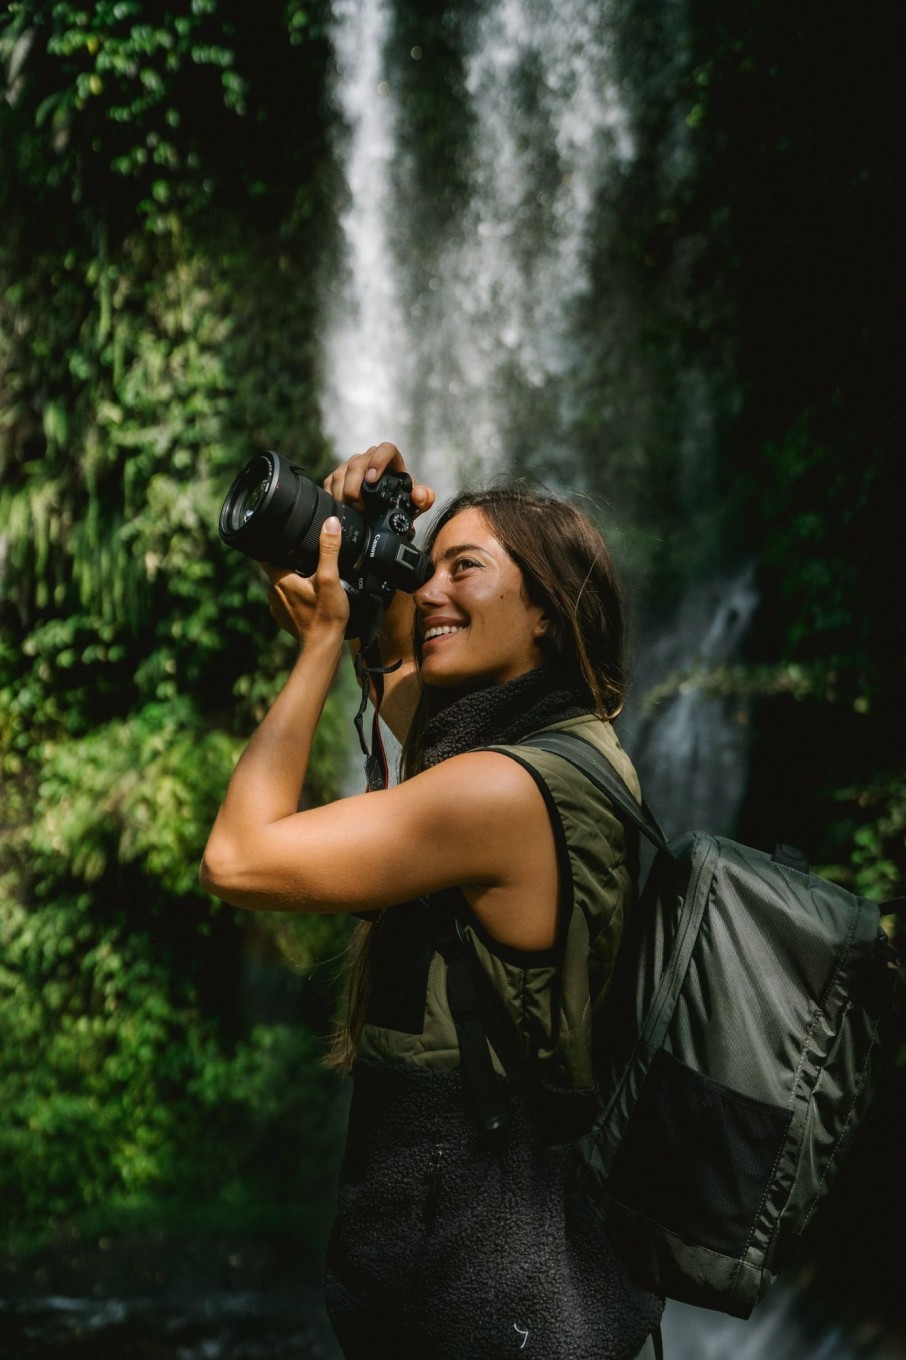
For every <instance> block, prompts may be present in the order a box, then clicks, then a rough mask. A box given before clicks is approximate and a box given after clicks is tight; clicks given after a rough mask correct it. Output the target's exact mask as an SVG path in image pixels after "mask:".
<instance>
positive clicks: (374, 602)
mask: <svg viewBox="0 0 906 1360" xmlns="http://www.w3.org/2000/svg"><path fill="white" fill-rule="evenodd" d="M362 502H363V505H364V512H363V513H360V512H359V511H358V510H354V509H353V508H352V506H349V505H343V504H341V502H339V501H336V500H334V498H333V496H331V495H329V494H328V493H327V492H326V491H324V490H323V489H322V488H321V487H319V486H317V485H316V484H315V483H314V482H312V481H310V480H309V478H308V477H306V476H305V473H304V472H303V471H302V469H301V468H299V467H297V466H296V465H295V464H294V463H289V462H287V461H286V459H284V458H281V457H280V455H279V454H277V453H272V452H268V453H260V454H256V455H255V457H254V458H252V459H250V460H249V462H248V463H246V465H245V467H244V468H243V469H242V471H241V472H240V473H239V476H238V477H237V478H236V479H235V481H234V482H233V485H232V486H231V487H230V489H229V491H228V492H227V495H226V499H225V500H224V502H223V507H222V509H221V511H220V537H221V538H222V539H223V541H224V543H226V544H227V545H228V546H229V547H231V548H236V549H237V551H239V552H241V553H244V554H245V555H246V556H247V557H251V558H254V559H255V560H256V561H259V562H272V563H273V564H274V565H275V566H284V567H291V568H293V570H295V571H298V572H299V573H300V575H302V576H311V575H312V574H313V573H314V571H315V570H316V568H317V565H318V542H319V538H320V533H321V526H322V525H323V523H324V521H325V520H326V519H327V518H328V517H329V516H331V515H336V516H337V518H338V519H339V521H340V528H341V541H340V555H339V569H340V576H341V578H342V581H343V586H344V588H345V590H346V592H347V594H348V596H349V624H348V626H347V629H346V636H347V637H349V638H359V639H361V641H362V645H363V646H366V645H367V644H368V643H369V642H371V641H373V639H374V638H375V637H376V636H377V634H378V631H379V629H380V626H381V620H382V618H383V614H384V610H385V608H386V607H387V605H388V604H389V603H390V601H391V600H392V598H393V595H394V593H395V592H396V591H397V590H405V591H408V592H410V593H411V592H412V591H415V590H418V588H419V586H421V585H423V584H424V582H425V581H427V580H428V578H429V577H430V575H431V573H432V571H433V566H432V564H431V560H430V558H429V557H428V555H427V553H424V552H422V551H421V549H420V548H417V547H416V546H415V545H414V544H413V542H412V538H413V536H414V533H415V528H414V523H415V517H416V513H417V512H416V509H415V505H414V504H413V501H412V478H411V477H410V476H409V475H408V473H405V472H401V473H396V472H385V473H384V475H383V476H382V477H381V478H380V479H379V480H378V481H377V482H375V483H373V484H372V483H368V482H365V483H363V485H362Z"/></svg>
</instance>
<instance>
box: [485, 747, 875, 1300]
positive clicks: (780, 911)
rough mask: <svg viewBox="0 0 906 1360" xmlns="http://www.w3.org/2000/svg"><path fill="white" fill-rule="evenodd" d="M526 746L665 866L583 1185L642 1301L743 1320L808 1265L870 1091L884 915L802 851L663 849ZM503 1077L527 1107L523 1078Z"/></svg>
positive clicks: (634, 953) (695, 835) (592, 755)
mask: <svg viewBox="0 0 906 1360" xmlns="http://www.w3.org/2000/svg"><path fill="white" fill-rule="evenodd" d="M520 744H521V745H524V746H534V747H540V748H541V749H543V750H545V751H550V752H553V753H555V754H557V755H560V756H562V757H563V758H564V759H565V760H568V761H569V762H570V763H571V764H572V765H574V766H575V767H576V768H577V769H579V770H580V771H581V772H582V773H583V774H584V775H586V776H587V778H588V779H590V780H591V782H592V783H593V784H594V785H596V786H597V787H598V788H599V789H600V790H601V791H602V792H604V793H605V794H606V795H607V797H608V798H609V799H610V801H611V803H612V804H613V806H614V808H615V810H616V811H617V812H618V814H619V815H620V817H621V819H622V820H623V821H624V823H628V824H630V825H634V826H636V827H638V829H639V831H641V832H642V833H643V834H644V835H645V836H646V837H648V838H649V839H650V840H651V841H652V842H653V843H654V844H655V846H656V847H657V855H656V857H655V860H654V863H653V864H652V867H651V869H650V871H649V874H648V877H647V881H646V884H645V888H644V891H643V893H642V896H641V900H640V902H639V905H638V909H637V910H636V911H635V912H634V913H633V914H632V918H631V920H630V922H629V923H628V925H627V929H626V933H625V935H624V939H623V943H622V945H621V950H620V956H619V959H618V963H617V968H616V972H615V976H614V980H613V984H612V986H611V988H610V991H609V993H608V996H607V999H606V1001H605V1003H604V1005H605V1008H606V1009H605V1012H604V1022H603V1025H602V1027H601V1032H605V1033H606V1034H607V1036H608V1037H607V1043H606V1046H603V1045H602V1047H606V1051H604V1052H601V1053H596V1054H595V1063H596V1069H597V1078H598V1083H599V1087H600V1095H601V1105H600V1112H599V1116H598V1118H597V1121H596V1123H595V1126H594V1129H593V1131H592V1132H591V1133H590V1134H589V1135H587V1136H586V1137H585V1138H583V1139H582V1140H581V1141H580V1142H579V1143H578V1144H577V1145H576V1152H577V1157H578V1162H579V1175H580V1176H581V1178H582V1181H583V1184H584V1186H585V1188H586V1190H587V1192H588V1194H589V1195H590V1196H591V1197H592V1199H593V1200H594V1201H595V1203H596V1204H598V1206H599V1207H600V1208H601V1210H602V1211H603V1213H604V1214H605V1216H606V1219H607V1222H608V1224H609V1227H610V1231H611V1233H612V1235H613V1236H614V1238H615V1240H616V1241H617V1243H618V1245H619V1246H620V1248H621V1251H622V1254H623V1256H624V1259H625V1260H626V1262H627V1265H629V1266H630V1268H632V1269H633V1270H634V1273H635V1275H636V1277H637V1278H638V1280H639V1281H640V1283H644V1284H646V1285H648V1286H649V1287H650V1288H653V1289H654V1290H656V1291H657V1292H659V1293H662V1294H666V1295H667V1296H669V1297H671V1298H675V1299H680V1300H683V1301H685V1302H688V1303H693V1304H698V1305H700V1306H703V1307H706V1308H716V1309H720V1310H723V1311H724V1312H727V1313H731V1314H734V1315H736V1316H738V1317H747V1316H748V1315H749V1313H750V1312H751V1311H752V1308H753V1307H754V1306H755V1304H756V1303H757V1302H758V1301H759V1299H761V1298H762V1296H763V1295H764V1293H765V1291H766V1290H767V1288H768V1287H769V1285H770V1284H771V1282H772V1281H773V1279H774V1278H775V1276H776V1275H777V1273H778V1272H779V1271H780V1270H781V1269H783V1267H784V1266H785V1265H786V1264H788V1263H789V1262H790V1261H792V1259H793V1258H794V1257H795V1255H796V1253H797V1250H798V1248H799V1246H800V1244H801V1242H802V1238H803V1234H804V1233H805V1232H806V1229H807V1228H808V1226H809V1223H810V1221H811V1219H812V1216H813V1214H814V1213H815V1210H816V1209H817V1207H818V1206H819V1204H820V1203H821V1201H822V1200H823V1198H824V1197H825V1195H826V1194H827V1192H828V1190H829V1188H830V1186H831V1184H832V1182H833V1180H834V1176H835V1174H836V1172H837V1169H838V1167H839V1165H840V1162H841V1159H842V1158H843V1157H844V1155H845V1153H846V1151H847V1149H848V1147H849V1146H850V1143H851V1141H852V1138H853V1135H854V1133H855V1132H856V1129H857V1128H858V1126H859V1123H860V1121H861V1119H862V1117H863V1115H864V1114H865V1111H866V1109H867V1107H868V1104H869V1102H870V1100H871V1097H872V1094H873V1092H874V1089H875V1085H876V1081H877V1075H878V1070H879V1066H880V1054H881V1047H880V1045H881V1039H882V1037H883V1031H884V1029H885V1025H886V1022H887V1020H888V1017H889V1015H890V1012H891V1010H892V1000H893V993H894V989H895V986H896V984H897V975H896V971H895V968H894V967H893V966H892V965H893V964H894V963H895V962H896V956H895V953H894V951H893V949H892V948H891V946H890V945H889V943H888V941H887V938H886V936H885V935H884V933H883V932H882V930H881V928H880V924H879V922H880V917H881V915H882V911H881V909H880V908H879V906H878V904H877V903H875V902H871V901H868V900H867V899H865V898H860V897H857V896H855V895H853V894H852V893H849V892H847V891H846V890H845V889H844V888H841V887H838V886H837V885H835V884H833V883H830V882H828V881H826V880H825V879H822V878H819V877H818V876H816V875H815V874H812V873H810V872H809V869H808V864H807V863H806V862H805V860H804V858H803V857H802V856H801V855H799V853H798V852H797V851H794V850H791V849H790V848H789V847H783V846H781V847H778V849H777V851H776V852H775V853H774V854H773V855H769V854H766V853H764V852H762V851H759V850H753V849H750V848H749V847H748V846H744V845H739V844H736V843H735V842H733V841H730V840H726V839H723V838H722V837H719V836H711V835H706V834H704V833H701V832H696V831H693V832H690V833H688V834H686V835H682V836H678V837H676V838H675V839H673V840H671V841H670V842H669V843H668V842H667V841H665V839H664V837H663V835H662V834H661V832H660V829H659V828H658V826H657V823H656V822H655V821H654V819H653V817H652V816H651V814H650V812H649V811H648V810H647V808H643V807H640V806H639V804H638V803H637V802H636V800H635V799H634V798H633V796H632V794H631V793H630V791H629V789H628V788H627V787H626V785H625V784H624V783H623V781H622V780H621V779H620V777H619V775H618V774H617V773H616V771H615V770H614V769H613V767H612V766H611V765H610V763H609V762H608V761H607V760H606V759H605V758H604V757H603V756H602V755H601V753H600V752H599V751H597V750H596V749H595V748H594V747H593V746H591V745H590V744H589V743H587V742H585V741H583V740H582V739H581V738H580V737H578V736H576V735H574V734H570V733H569V732H566V731H562V730H560V731H546V732H543V733H536V734H534V735H533V736H531V737H528V738H526V739H525V740H524V741H523V742H522V743H520ZM893 909H895V904H890V905H889V906H888V908H887V910H893ZM488 1009H489V1010H490V1008H488ZM486 1032H487V1031H486ZM488 1037H489V1038H490V1040H491V1043H492V1044H493V1045H494V1046H495V1047H502V1046H503V1043H500V1044H498V1041H497V1040H496V1038H495V1035H494V1033H493V1032H491V1033H490V1034H488ZM509 1049H510V1053H511V1052H512V1046H509ZM523 1052H524V1051H523ZM500 1057H501V1061H502V1062H503V1064H504V1067H505V1068H506V1070H507V1073H508V1075H509V1076H510V1077H511V1079H512V1080H513V1083H514V1085H515V1086H516V1087H517V1089H519V1090H521V1091H523V1092H525V1091H526V1090H527V1089H528V1082H527V1080H526V1074H525V1072H524V1071H523V1072H522V1073H516V1072H515V1070H514V1069H515V1067H516V1066H517V1065H519V1064H520V1062H522V1061H523V1060H521V1059H519V1058H518V1057H517V1058H515V1059H513V1058H512V1057H511V1056H503V1054H500ZM463 1066H464V1068H466V1069H467V1076H468V1066H469V1063H468V1061H467V1059H466V1055H465V1054H464V1055H463Z"/></svg>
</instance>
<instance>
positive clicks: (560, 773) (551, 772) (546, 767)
mask: <svg viewBox="0 0 906 1360" xmlns="http://www.w3.org/2000/svg"><path fill="white" fill-rule="evenodd" d="M539 730H541V732H573V733H575V736H577V737H581V738H582V741H588V743H589V744H590V745H593V747H594V748H596V749H597V751H600V752H601V755H603V756H604V758H605V759H607V760H608V762H609V763H611V764H612V766H614V768H615V770H616V772H618V774H619V775H620V778H622V779H623V783H626V785H627V786H628V789H630V790H631V793H633V794H634V797H637V798H638V800H639V801H641V797H642V792H641V785H639V779H638V774H637V772H635V766H634V764H633V762H631V759H630V756H628V755H627V753H626V751H624V749H623V747H622V745H620V743H619V738H618V736H616V733H615V732H614V725H612V724H611V722H607V721H605V719H604V718H599V717H597V715H596V714H593V713H590V714H582V715H580V717H577V718H566V719H565V721H562V722H552V724H551V725H550V726H547V728H541V729H539ZM535 734H536V733H526V736H535ZM498 749H502V751H506V752H507V755H513V756H514V758H516V759H517V760H518V762H520V763H524V764H529V766H531V767H532V768H533V770H535V771H537V774H540V775H541V778H543V779H544V781H546V783H547V785H548V786H551V785H558V786H559V785H560V783H562V782H565V781H566V782H570V783H573V782H575V783H577V785H578V787H581V790H582V794H585V793H586V792H588V785H586V782H585V778H584V775H581V774H578V771H575V772H574V771H573V768H571V767H570V766H567V763H566V760H565V759H563V758H562V756H558V755H555V753H554V752H550V751H543V749H540V748H539V747H531V745H525V744H524V743H513V744H510V743H507V744H506V745H501V747H498Z"/></svg>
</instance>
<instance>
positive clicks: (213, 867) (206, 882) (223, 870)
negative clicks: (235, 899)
mask: <svg viewBox="0 0 906 1360" xmlns="http://www.w3.org/2000/svg"><path fill="white" fill-rule="evenodd" d="M237 870H238V866H237V864H236V861H235V857H234V856H231V855H230V854H229V853H227V851H226V849H225V847H223V846H221V845H218V844H216V843H212V841H210V840H209V841H208V843H207V845H206V846H205V850H204V854H203V855H202V857H201V864H200V865H199V866H198V881H199V883H200V884H201V886H202V887H203V888H204V890H205V892H209V893H211V894H212V895H213V896H214V897H220V898H222V899H223V900H224V901H229V899H230V892H231V891H235V889H236V888H237V887H238V872H237Z"/></svg>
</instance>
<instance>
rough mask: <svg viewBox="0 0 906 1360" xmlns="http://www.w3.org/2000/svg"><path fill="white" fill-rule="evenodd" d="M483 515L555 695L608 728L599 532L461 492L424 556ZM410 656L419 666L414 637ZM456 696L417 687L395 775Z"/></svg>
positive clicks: (351, 1024) (510, 493)
mask: <svg viewBox="0 0 906 1360" xmlns="http://www.w3.org/2000/svg"><path fill="white" fill-rule="evenodd" d="M471 509H477V510H480V511H481V513H482V515H483V516H484V518H485V519H486V520H487V522H488V525H489V527H490V529H491V531H492V532H493V534H494V536H495V538H496V539H497V541H498V542H499V543H500V544H501V546H502V547H503V548H504V549H505V550H506V552H507V553H508V554H509V556H510V557H511V558H512V560H513V561H514V562H515V563H516V565H517V567H518V568H519V570H520V571H521V573H522V579H523V583H524V587H525V591H526V594H527V595H528V598H529V599H530V600H531V602H532V604H535V605H538V606H539V607H540V608H542V609H543V610H544V612H545V614H546V615H547V617H548V620H549V622H548V628H547V631H546V633H545V634H544V636H543V638H542V639H541V640H540V642H539V646H540V647H541V651H542V656H543V659H544V667H545V669H547V670H549V671H550V676H551V687H552V688H557V689H570V690H573V691H576V692H578V694H579V695H581V697H582V698H583V699H584V700H585V701H586V702H587V704H588V707H589V708H590V709H594V711H595V712H597V713H598V714H599V716H600V717H602V718H605V719H612V718H615V717H616V716H617V714H618V713H619V712H620V710H621V708H622V707H623V699H624V692H625V686H626V666H625V647H626V610H625V603H624V598H623V592H622V588H621V586H620V582H619V578H618V576H617V573H616V570H615V567H614V564H613V560H612V558H611V556H610V552H609V550H608V548H607V545H606V543H605V542H604V539H603V537H602V535H601V533H600V530H599V529H598V528H597V526H596V525H595V524H593V523H592V521H591V520H590V519H589V518H588V517H587V516H586V515H584V514H582V512H581V511H580V510H578V509H577V508H576V507H575V506H574V505H571V504H570V503H569V502H568V501H563V500H559V499H557V498H556V497H553V496H549V495H540V494H538V493H536V492H533V491H530V490H528V489H527V488H526V487H524V486H523V485H522V484H521V483H507V484H504V485H499V486H493V487H490V488H487V489H485V490H481V491H462V492H460V493H459V495H457V496H454V498H453V499H452V500H451V501H449V502H448V503H447V505H446V506H445V507H444V508H443V510H442V511H441V513H440V514H439V515H438V517H437V519H436V520H435V521H434V523H433V524H432V526H431V528H430V530H429V532H428V535H427V538H426V540H425V544H424V547H425V549H426V551H428V552H430V550H431V548H433V546H434V544H435V542H436V541H437V536H438V534H439V533H440V531H441V529H443V527H444V525H446V524H448V523H449V522H450V520H451V519H453V518H454V517H455V516H456V515H458V514H461V513H462V511H464V510H471ZM413 647H414V653H415V656H416V658H417V659H419V658H420V651H419V639H418V633H417V631H416V634H415V637H414V641H413ZM454 697H456V695H455V694H454V693H451V691H450V690H443V691H440V690H434V689H432V688H431V687H430V686H423V687H422V690H421V695H420V698H419V702H418V706H417V708H416V712H415V715H414V718H413V721H412V724H411V727H410V729H409V732H408V734H407V737H406V740H405V742H404V743H403V751H402V757H401V761H400V765H401V774H402V776H403V777H404V778H407V779H408V778H411V777H412V775H414V774H417V773H418V772H419V770H420V769H421V768H422V759H423V756H422V740H423V734H424V730H425V726H426V724H427V722H428V720H429V719H430V718H431V716H432V715H433V713H434V712H435V711H436V710H437V707H438V705H440V704H445V703H448V702H450V700H451V698H454ZM379 927H380V922H379V921H378V922H375V923H374V924H372V923H368V922H363V923H362V924H361V925H360V926H359V927H358V928H357V930H356V932H355V935H354V937H353V941H352V944H351V946H350V954H351V958H350V967H349V972H348V983H347V988H346V1005H345V1012H344V1019H343V1023H342V1024H341V1026H340V1028H339V1029H338V1032H337V1034H336V1036H335V1039H334V1042H333V1045H332V1048H331V1052H330V1054H329V1057H328V1062H329V1064H330V1065H331V1066H333V1067H338V1068H341V1069H342V1070H344V1071H348V1070H349V1067H350V1066H351V1064H352V1060H353V1058H354V1057H355V1051H356V1047H357V1044H358V1039H359V1035H360V1034H361V1032H362V1027H363V1025H364V1022H365V1011H366V1009H367V1004H368V993H369V991H370V980H371V972H372V965H373V962H374V958H375V956H376V951H377V944H378V941H379V936H380V928H379Z"/></svg>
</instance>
